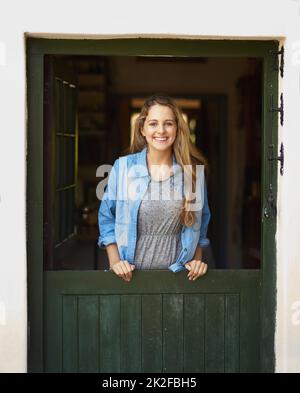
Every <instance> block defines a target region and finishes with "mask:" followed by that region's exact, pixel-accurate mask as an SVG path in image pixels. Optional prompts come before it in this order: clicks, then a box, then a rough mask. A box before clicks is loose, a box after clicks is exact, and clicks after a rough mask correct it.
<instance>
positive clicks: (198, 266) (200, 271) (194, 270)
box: [185, 259, 207, 280]
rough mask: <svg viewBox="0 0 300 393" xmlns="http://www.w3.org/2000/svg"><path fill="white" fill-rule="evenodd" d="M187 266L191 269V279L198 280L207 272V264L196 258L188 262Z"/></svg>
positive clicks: (189, 276) (189, 275)
mask: <svg viewBox="0 0 300 393" xmlns="http://www.w3.org/2000/svg"><path fill="white" fill-rule="evenodd" d="M185 267H186V269H188V270H189V271H190V272H189V274H188V278H189V280H196V279H197V278H198V277H200V276H204V274H205V273H206V272H207V264H206V263H204V262H202V261H199V260H196V259H193V260H192V261H190V262H187V263H186V264H185Z"/></svg>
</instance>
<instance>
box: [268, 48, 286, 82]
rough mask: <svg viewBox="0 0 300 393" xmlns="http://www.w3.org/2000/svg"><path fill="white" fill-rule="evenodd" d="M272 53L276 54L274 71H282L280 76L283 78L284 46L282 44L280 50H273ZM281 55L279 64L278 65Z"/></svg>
mask: <svg viewBox="0 0 300 393" xmlns="http://www.w3.org/2000/svg"><path fill="white" fill-rule="evenodd" d="M270 53H271V54H272V55H273V56H274V66H273V67H274V71H280V76H281V78H283V72H284V47H283V46H282V47H281V49H280V50H271V51H270ZM278 56H279V65H278Z"/></svg>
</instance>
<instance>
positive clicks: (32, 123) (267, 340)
mask: <svg viewBox="0 0 300 393" xmlns="http://www.w3.org/2000/svg"><path fill="white" fill-rule="evenodd" d="M278 47H279V42H278V41H276V40H273V41H241V40H236V41H233V40H190V39H188V40H186V39H152V38H130V39H128V38H126V39H104V40H77V39H76V40H75V39H74V40H73V39H72V40H66V39H61V40H59V39H40V38H27V41H26V64H27V106H28V124H27V264H28V321H29V324H28V327H29V329H28V333H29V334H28V339H29V341H28V348H29V350H28V370H29V371H33V372H43V359H44V357H43V301H44V299H43V280H44V278H43V263H42V261H43V165H42V163H43V92H44V55H46V54H61V55H62V54H64V55H119V56H121V55H123V56H136V55H169V56H189V57H192V56H205V57H257V58H261V59H262V60H263V91H262V94H263V104H262V105H263V108H262V111H263V135H262V151H261V154H262V173H261V181H262V187H261V189H262V193H261V198H262V199H261V200H262V215H261V217H262V218H261V222H262V239H261V240H262V261H263V263H262V267H261V272H260V273H261V275H262V276H261V279H262V293H261V295H262V298H261V302H262V306H261V321H262V322H261V323H262V326H261V371H262V372H274V364H275V353H274V332H275V310H276V243H275V234H276V218H277V217H276V215H275V216H269V217H265V216H264V214H263V211H264V210H263V209H264V207H265V206H266V202H267V191H268V187H269V183H270V182H272V184H273V196H274V200H275V201H276V198H277V166H274V167H273V171H270V167H269V165H270V162H269V144H271V143H273V144H274V148H275V150H274V151H277V146H278V140H277V139H278V121H277V116H276V115H273V114H272V113H271V112H270V107H269V105H270V102H271V100H270V97H271V96H273V106H274V107H277V103H278V71H277V70H275V69H274V58H273V55H272V54H271V52H270V51H274V50H278ZM272 134H273V136H272ZM271 176H272V179H271V178H270V177H271Z"/></svg>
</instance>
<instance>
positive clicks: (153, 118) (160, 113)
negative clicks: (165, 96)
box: [141, 104, 177, 151]
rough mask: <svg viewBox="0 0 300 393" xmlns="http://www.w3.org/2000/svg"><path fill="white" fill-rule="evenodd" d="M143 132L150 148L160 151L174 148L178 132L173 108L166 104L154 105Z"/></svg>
mask: <svg viewBox="0 0 300 393" xmlns="http://www.w3.org/2000/svg"><path fill="white" fill-rule="evenodd" d="M141 132H142V134H143V135H144V136H145V137H146V142H147V145H148V148H149V149H154V150H159V151H167V150H170V149H172V145H173V143H174V141H175V138H176V132H177V126H176V119H175V115H174V113H173V111H172V109H171V108H169V107H168V106H166V105H159V104H155V105H153V106H152V107H151V108H150V109H149V113H148V116H147V117H146V119H145V122H144V126H143V129H142V131H141Z"/></svg>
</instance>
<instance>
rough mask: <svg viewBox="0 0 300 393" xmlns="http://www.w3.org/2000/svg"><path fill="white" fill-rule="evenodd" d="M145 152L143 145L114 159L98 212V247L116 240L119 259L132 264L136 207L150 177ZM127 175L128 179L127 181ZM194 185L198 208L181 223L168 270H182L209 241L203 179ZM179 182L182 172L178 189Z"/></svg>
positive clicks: (208, 219) (174, 163)
mask: <svg viewBox="0 0 300 393" xmlns="http://www.w3.org/2000/svg"><path fill="white" fill-rule="evenodd" d="M146 153H147V147H144V148H143V150H141V151H140V152H138V153H133V154H128V155H126V156H123V157H119V158H118V159H117V160H115V162H114V164H113V167H112V170H111V172H110V173H109V176H108V182H107V185H106V186H105V187H104V194H103V196H102V200H101V204H100V208H99V212H98V223H99V230H100V236H99V239H98V245H99V247H101V248H102V247H103V248H104V247H106V246H107V245H108V244H111V243H116V244H117V247H118V251H119V254H120V258H121V260H127V261H128V262H129V263H131V264H134V253H135V247H136V242H137V236H138V234H137V217H138V209H139V206H140V203H141V201H142V198H143V196H144V194H145V192H146V190H147V187H148V184H149V180H150V175H149V171H148V165H147V156H146ZM176 165H177V168H180V167H179V165H178V164H177V162H176V159H175V154H174V153H173V168H176ZM175 172H176V170H175ZM178 173H179V172H178ZM129 178H130V182H128V179H129ZM176 179H177V180H176ZM203 179H204V176H203ZM129 184H131V188H130V186H129ZM198 184H200V185H201V187H202V189H201V192H200V194H201V193H202V204H201V208H200V209H198V210H195V214H196V221H195V223H194V224H193V225H192V226H190V227H187V226H184V225H183V226H182V230H181V244H182V250H181V253H180V255H179V256H178V258H177V260H176V261H174V262H173V263H172V264H171V265H170V266H169V269H170V270H171V271H172V272H178V271H180V270H183V269H185V267H184V265H185V263H187V262H189V261H191V260H192V259H193V256H194V254H195V251H196V248H197V246H200V247H203V248H204V247H207V246H208V245H209V243H210V242H209V239H208V238H207V237H206V234H207V228H208V223H209V221H210V216H211V214H210V209H209V206H208V200H207V189H206V182H205V179H204V181H202V182H199V183H198ZM132 185H133V186H134V187H132ZM182 185H183V181H182V173H180V175H179V176H175V186H177V187H180V188H182ZM199 187H200V186H199ZM128 195H129V196H130V197H128Z"/></svg>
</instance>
